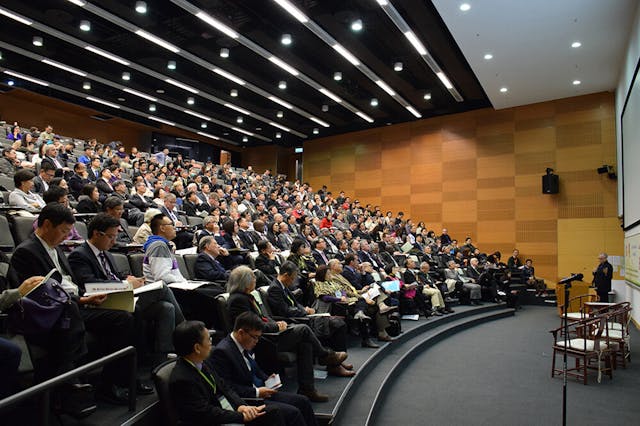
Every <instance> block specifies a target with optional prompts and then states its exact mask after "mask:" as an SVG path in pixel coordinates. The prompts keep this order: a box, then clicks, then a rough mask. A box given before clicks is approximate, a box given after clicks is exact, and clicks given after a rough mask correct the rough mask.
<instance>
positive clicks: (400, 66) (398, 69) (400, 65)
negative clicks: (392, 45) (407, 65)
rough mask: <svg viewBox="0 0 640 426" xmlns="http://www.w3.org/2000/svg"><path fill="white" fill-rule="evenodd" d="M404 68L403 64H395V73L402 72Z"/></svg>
mask: <svg viewBox="0 0 640 426" xmlns="http://www.w3.org/2000/svg"><path fill="white" fill-rule="evenodd" d="M403 68H404V65H402V62H396V63H395V64H393V70H394V71H398V72H400V71H402V69H403Z"/></svg>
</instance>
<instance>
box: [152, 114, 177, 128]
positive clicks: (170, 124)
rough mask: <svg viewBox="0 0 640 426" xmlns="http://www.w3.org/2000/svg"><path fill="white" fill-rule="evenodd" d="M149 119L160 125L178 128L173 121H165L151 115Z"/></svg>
mask: <svg viewBox="0 0 640 426" xmlns="http://www.w3.org/2000/svg"><path fill="white" fill-rule="evenodd" d="M147 118H148V119H149V120H153V121H157V122H158V123H163V124H167V125H169V126H173V127H176V123H174V122H173V121H169V120H165V119H164V118H160V117H156V116H154V115H149V116H147Z"/></svg>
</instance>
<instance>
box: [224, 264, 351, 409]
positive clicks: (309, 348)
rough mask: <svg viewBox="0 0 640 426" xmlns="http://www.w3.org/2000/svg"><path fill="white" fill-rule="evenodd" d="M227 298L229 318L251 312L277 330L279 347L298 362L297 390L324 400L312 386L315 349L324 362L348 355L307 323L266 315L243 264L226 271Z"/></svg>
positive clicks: (339, 360) (267, 329)
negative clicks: (333, 347)
mask: <svg viewBox="0 0 640 426" xmlns="http://www.w3.org/2000/svg"><path fill="white" fill-rule="evenodd" d="M227 288H228V290H229V299H228V300H227V309H228V310H229V315H230V316H231V321H234V322H235V319H236V318H237V317H238V316H239V315H240V314H242V313H243V312H253V313H254V314H256V315H258V316H259V317H260V318H261V319H262V321H263V322H264V331H265V332H267V333H280V334H279V335H278V349H279V350H282V351H285V352H287V351H295V352H296V354H297V361H296V362H297V364H298V377H297V378H298V385H299V388H298V393H299V394H302V395H305V396H307V397H308V398H309V399H310V400H311V401H314V402H326V401H328V400H329V396H328V395H325V394H322V393H320V392H318V390H317V389H316V388H315V386H314V377H313V358H314V353H315V354H316V355H318V356H319V358H320V362H321V363H322V364H324V365H329V366H332V365H340V364H342V362H344V360H345V359H346V358H347V354H346V353H345V352H334V351H332V350H329V349H327V348H325V347H324V346H323V345H322V343H320V341H319V340H318V338H317V337H316V335H315V334H313V331H312V330H311V328H309V326H307V325H306V324H290V325H287V323H286V322H285V321H274V320H273V319H272V318H270V317H268V316H266V315H265V314H264V312H263V311H262V309H261V308H260V306H259V305H258V304H257V302H256V301H255V299H254V298H253V296H252V295H251V292H252V291H253V290H254V289H255V275H254V274H253V271H252V270H251V269H250V268H249V267H248V266H245V265H241V266H238V267H237V268H235V269H234V270H233V271H231V274H230V275H229V280H228V282H227Z"/></svg>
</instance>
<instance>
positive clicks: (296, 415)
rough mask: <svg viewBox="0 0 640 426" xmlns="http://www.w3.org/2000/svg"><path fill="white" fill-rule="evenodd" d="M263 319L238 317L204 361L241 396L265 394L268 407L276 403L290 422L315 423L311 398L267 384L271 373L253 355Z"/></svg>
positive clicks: (294, 425) (290, 423) (251, 314)
mask: <svg viewBox="0 0 640 426" xmlns="http://www.w3.org/2000/svg"><path fill="white" fill-rule="evenodd" d="M263 328H264V326H263V325H262V320H261V319H260V318H259V317H258V316H257V315H254V314H253V313H251V312H245V313H243V314H240V315H239V316H238V318H236V322H235V325H234V327H233V332H232V333H231V334H229V335H228V336H227V337H225V338H224V339H222V341H221V342H220V343H218V344H217V345H216V347H215V348H214V349H213V352H212V353H211V357H210V358H209V359H208V360H207V361H205V364H208V365H209V366H210V367H211V368H212V369H213V371H215V372H216V373H217V374H218V375H219V376H220V377H222V379H223V380H224V381H225V383H227V384H228V385H229V386H230V387H231V388H232V389H233V390H234V391H235V392H236V393H237V394H238V395H239V396H240V397H242V398H264V399H265V401H264V403H265V405H266V406H267V407H269V406H273V407H277V408H278V409H279V410H280V412H281V413H282V414H283V416H284V418H285V421H286V423H287V425H291V426H298V425H315V424H316V418H315V415H314V414H313V408H312V407H311V403H310V402H309V399H308V398H307V397H305V396H303V395H296V394H294V393H289V392H280V391H278V390H277V389H272V388H270V387H267V386H265V381H266V380H267V379H268V378H269V377H272V376H274V375H272V376H268V375H267V374H266V373H265V372H264V371H263V370H262V369H261V368H260V366H259V365H258V363H257V362H256V360H255V359H254V356H253V353H252V352H253V349H254V348H255V346H256V344H257V343H258V340H259V339H260V336H261V335H262V329H263Z"/></svg>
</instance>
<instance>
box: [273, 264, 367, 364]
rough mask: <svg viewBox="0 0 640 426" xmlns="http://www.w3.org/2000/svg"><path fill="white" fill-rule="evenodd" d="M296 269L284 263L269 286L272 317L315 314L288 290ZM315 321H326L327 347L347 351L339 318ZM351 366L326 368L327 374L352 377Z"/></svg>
mask: <svg viewBox="0 0 640 426" xmlns="http://www.w3.org/2000/svg"><path fill="white" fill-rule="evenodd" d="M297 275H298V267H297V266H296V265H295V264H294V263H293V262H289V261H287V262H284V263H283V264H282V266H281V267H280V272H279V273H278V276H277V278H276V279H275V280H274V281H273V283H272V284H271V285H270V286H269V290H268V291H267V299H268V300H269V306H270V307H271V313H272V314H273V315H276V316H279V317H284V318H308V317H307V315H312V314H315V313H316V311H315V310H314V309H313V308H310V307H308V306H303V305H302V304H301V303H300V302H298V301H297V300H296V298H295V296H294V295H293V293H291V291H290V290H289V287H291V285H293V283H294V282H295V281H296V277H297ZM313 320H315V321H321V320H326V322H325V323H324V324H323V326H325V328H326V330H324V331H325V332H326V335H325V336H323V337H324V338H325V340H326V342H327V343H328V346H329V347H330V348H332V349H334V350H337V351H346V350H347V325H346V323H345V322H344V320H342V319H340V318H322V319H321V318H314V319H313ZM352 370H353V365H351V364H344V363H343V364H341V365H334V366H329V367H327V371H328V372H329V374H332V375H334V376H341V377H352V376H354V375H355V374H356V373H355V372H354V371H352Z"/></svg>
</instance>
